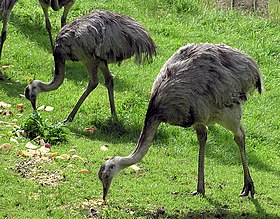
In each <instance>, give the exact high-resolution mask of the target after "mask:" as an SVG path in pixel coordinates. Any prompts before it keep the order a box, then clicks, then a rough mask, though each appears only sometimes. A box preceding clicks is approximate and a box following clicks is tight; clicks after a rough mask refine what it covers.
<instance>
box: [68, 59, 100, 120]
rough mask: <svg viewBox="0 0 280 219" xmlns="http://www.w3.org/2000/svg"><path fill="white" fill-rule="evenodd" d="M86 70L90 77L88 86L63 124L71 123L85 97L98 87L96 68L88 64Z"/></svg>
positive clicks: (94, 65)
mask: <svg viewBox="0 0 280 219" xmlns="http://www.w3.org/2000/svg"><path fill="white" fill-rule="evenodd" d="M86 67H87V70H88V72H89V75H90V80H89V82H88V86H87V88H86V90H85V92H84V93H83V94H82V96H81V97H80V99H79V100H78V102H77V103H76V105H75V107H74V108H73V110H72V111H71V113H70V114H69V115H68V117H67V118H66V119H65V120H64V122H65V123H67V122H72V121H73V119H74V117H75V115H76V113H77V111H78V110H79V108H80V106H81V105H82V103H83V102H84V100H85V99H86V98H87V96H88V95H89V94H90V93H91V92H92V91H93V90H94V89H95V88H96V87H97V85H98V75H97V70H98V67H97V65H96V64H88V65H87V66H86Z"/></svg>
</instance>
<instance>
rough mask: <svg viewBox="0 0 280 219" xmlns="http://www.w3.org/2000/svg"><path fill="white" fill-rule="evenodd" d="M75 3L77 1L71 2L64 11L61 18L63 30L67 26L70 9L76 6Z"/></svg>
mask: <svg viewBox="0 0 280 219" xmlns="http://www.w3.org/2000/svg"><path fill="white" fill-rule="evenodd" d="M74 2H75V1H70V2H68V3H67V4H66V5H65V6H64V11H63V14H62V16H61V28H62V27H63V26H65V24H66V20H67V15H68V13H69V11H70V9H71V8H72V6H73V5H74Z"/></svg>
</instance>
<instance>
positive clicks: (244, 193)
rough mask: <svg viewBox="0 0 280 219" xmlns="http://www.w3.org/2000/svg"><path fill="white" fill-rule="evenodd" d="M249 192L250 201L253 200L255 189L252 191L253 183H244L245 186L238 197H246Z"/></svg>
mask: <svg viewBox="0 0 280 219" xmlns="http://www.w3.org/2000/svg"><path fill="white" fill-rule="evenodd" d="M249 192H250V194H251V197H252V199H254V194H255V189H254V183H253V182H248V183H245V185H244V187H243V190H242V192H241V194H240V197H246V196H248V195H249Z"/></svg>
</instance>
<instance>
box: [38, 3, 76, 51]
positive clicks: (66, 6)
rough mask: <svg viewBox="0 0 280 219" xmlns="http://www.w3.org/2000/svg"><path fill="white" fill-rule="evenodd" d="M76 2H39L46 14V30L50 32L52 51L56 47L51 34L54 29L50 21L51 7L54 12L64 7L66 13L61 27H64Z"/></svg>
mask: <svg viewBox="0 0 280 219" xmlns="http://www.w3.org/2000/svg"><path fill="white" fill-rule="evenodd" d="M75 1H76V0H39V2H40V5H41V7H42V9H43V12H44V16H45V23H46V29H47V31H48V35H49V38H50V43H51V47H52V50H53V48H54V45H53V38H52V33H51V29H52V27H51V22H50V20H49V13H48V10H49V7H51V8H52V9H53V10H54V11H58V10H59V9H61V8H63V7H64V11H63V14H62V16H61V27H63V26H64V25H65V24H66V20H67V15H68V13H69V11H70V9H71V8H72V6H73V5H74V3H75Z"/></svg>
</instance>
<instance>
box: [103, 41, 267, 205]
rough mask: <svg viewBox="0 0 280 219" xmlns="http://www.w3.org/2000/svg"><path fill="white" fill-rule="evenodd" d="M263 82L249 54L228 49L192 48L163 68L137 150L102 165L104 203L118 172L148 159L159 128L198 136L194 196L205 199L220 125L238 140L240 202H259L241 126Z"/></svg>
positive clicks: (182, 50) (218, 46) (212, 46)
mask: <svg viewBox="0 0 280 219" xmlns="http://www.w3.org/2000/svg"><path fill="white" fill-rule="evenodd" d="M255 89H257V90H258V92H259V93H261V92H262V79H261V74H260V71H259V69H258V67H257V65H256V63H255V62H254V61H253V60H252V59H251V58H249V57H248V56H247V55H245V54H244V53H242V52H240V51H238V50H237V49H234V48H231V47H229V46H227V45H224V44H189V45H186V46H184V47H181V48H180V49H179V50H178V51H177V52H175V53H174V54H173V55H172V56H171V57H170V58H169V59H168V60H167V62H166V63H165V64H164V66H163V67H162V69H161V71H160V73H159V75H158V76H157V78H156V79H155V82H154V84H153V87H152V92H151V97H150V102H149V105H148V109H147V113H146V118H145V121H144V126H143V129H142V132H141V134H140V137H139V139H138V143H137V146H136V149H135V150H134V151H133V152H132V153H131V154H130V155H128V156H126V157H120V156H115V157H112V158H111V159H109V160H107V161H106V162H105V163H104V164H102V165H101V167H100V169H99V172H98V177H99V179H100V180H101V182H102V185H103V199H104V200H105V199H106V197H107V194H108V191H109V188H110V185H111V183H112V180H113V179H114V177H115V176H116V175H117V174H118V172H119V171H120V170H122V169H124V168H126V167H128V166H130V165H132V164H135V163H137V162H139V161H140V160H141V159H142V158H143V157H144V156H145V154H146V153H147V151H148V149H149V147H150V144H151V142H152V140H153V138H154V135H155V133H156V131H157V129H158V127H159V125H160V123H162V122H164V123H169V124H171V125H176V126H181V127H184V128H188V127H192V128H194V130H195V131H196V135H197V139H198V143H199V156H198V183H197V189H196V191H195V192H193V194H202V195H204V194H205V185H204V155H205V145H206V140H207V130H208V127H207V126H208V125H211V124H215V123H217V124H220V125H221V126H223V127H224V128H226V129H228V130H230V131H231V132H232V133H233V134H234V141H235V142H236V144H237V145H238V146H239V150H240V154H241V160H242V166H243V172H244V187H243V190H242V192H241V195H240V196H248V194H249V193H250V194H251V196H252V198H253V197H254V185H253V180H252V178H251V176H250V172H249V167H248V162H247V158H246V151H245V131H244V128H243V126H242V124H241V122H240V120H241V116H242V102H244V101H246V100H247V97H248V94H249V93H251V92H252V91H253V90H255Z"/></svg>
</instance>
